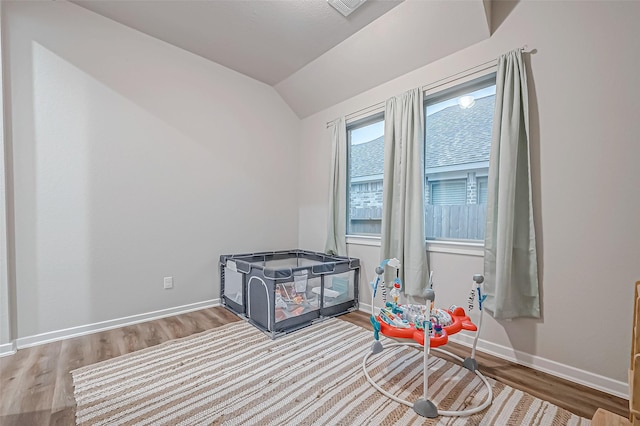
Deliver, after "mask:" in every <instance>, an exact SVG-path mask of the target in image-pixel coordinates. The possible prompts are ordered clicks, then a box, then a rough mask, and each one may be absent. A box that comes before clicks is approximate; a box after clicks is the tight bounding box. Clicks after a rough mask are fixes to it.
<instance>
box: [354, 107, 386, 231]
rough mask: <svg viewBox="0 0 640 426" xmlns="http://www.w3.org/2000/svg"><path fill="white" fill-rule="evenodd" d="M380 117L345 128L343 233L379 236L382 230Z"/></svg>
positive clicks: (382, 141) (382, 169)
mask: <svg viewBox="0 0 640 426" xmlns="http://www.w3.org/2000/svg"><path fill="white" fill-rule="evenodd" d="M383 135H384V120H383V119H381V118H380V119H378V120H376V121H374V122H369V123H367V124H366V125H363V126H354V127H352V128H347V136H348V142H349V165H348V167H349V185H348V189H349V194H348V204H349V206H348V208H347V212H348V213H347V214H348V217H347V234H349V235H380V231H381V229H382V175H383V174H384V137H383Z"/></svg>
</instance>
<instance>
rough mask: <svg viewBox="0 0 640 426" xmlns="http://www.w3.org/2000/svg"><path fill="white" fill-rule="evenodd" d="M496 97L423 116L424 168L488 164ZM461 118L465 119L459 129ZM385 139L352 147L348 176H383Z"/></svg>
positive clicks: (477, 100) (488, 97)
mask: <svg viewBox="0 0 640 426" xmlns="http://www.w3.org/2000/svg"><path fill="white" fill-rule="evenodd" d="M494 102H495V95H492V96H487V97H484V98H480V99H476V103H475V105H474V106H473V107H472V108H468V109H460V107H459V106H457V105H453V106H450V107H448V108H445V109H443V110H441V111H438V112H436V113H433V114H431V115H429V116H428V117H425V121H426V130H427V145H426V152H425V157H426V167H427V168H432V167H442V166H453V165H458V164H467V163H475V162H479V161H489V154H490V149H491V146H490V145H491V144H490V143H487V141H490V139H491V128H492V120H493V105H494ZM460 117H464V118H466V119H465V120H464V121H463V123H464V124H465V125H464V126H460V125H459V123H460V121H459V120H460ZM383 158H384V139H383V137H382V136H381V137H379V138H377V139H374V140H372V141H369V142H365V143H361V144H358V145H353V146H352V147H351V166H350V167H351V177H352V178H355V177H362V176H370V175H381V174H383V173H384V163H383Z"/></svg>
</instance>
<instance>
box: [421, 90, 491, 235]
mask: <svg viewBox="0 0 640 426" xmlns="http://www.w3.org/2000/svg"><path fill="white" fill-rule="evenodd" d="M488 85H489V86H488ZM487 86H488V87H487ZM466 87H467V89H466V90H465V89H462V91H461V90H460V88H453V89H451V90H450V91H446V92H444V93H439V94H437V95H436V97H432V98H431V100H430V99H429V98H427V100H426V101H425V175H426V182H427V185H426V186H425V190H426V194H425V199H426V203H425V231H426V236H427V238H428V239H460V240H483V239H484V227H485V218H486V198H487V184H486V182H487V180H486V177H485V176H486V175H487V173H488V170H489V155H490V151H491V129H492V126H493V109H494V105H495V93H496V88H495V85H494V81H491V82H487V80H484V82H481V83H479V84H476V85H473V86H466ZM447 94H450V96H448V95H447ZM478 174H479V175H480V176H482V177H478V176H477V175H478Z"/></svg>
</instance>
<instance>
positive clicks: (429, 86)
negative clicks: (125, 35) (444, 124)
mask: <svg viewBox="0 0 640 426" xmlns="http://www.w3.org/2000/svg"><path fill="white" fill-rule="evenodd" d="M520 50H522V53H532V52H533V50H534V49H531V50H529V47H528V46H527V45H526V44H525V45H524V46H522V47H521V48H520ZM497 63H498V58H495V59H491V60H490V61H487V62H483V63H481V64H479V65H474V66H472V67H470V68H467V69H465V70H462V71H460V72H457V73H455V74H452V75H450V76H447V77H444V78H441V79H440V80H436V81H434V82H431V83H429V84H425V85H423V86H422V87H421V89H422V90H423V91H425V90H427V89H428V90H431V89H435V88H436V87H440V86H442V85H444V84H446V83H448V81H449V80H451V79H452V78H454V77H457V76H459V75H460V74H465V73H468V72H469V71H473V72H478V71H483V70H484V69H488V68H491V67H492V66H494V65H496V64H497ZM482 67H484V68H482ZM384 104H385V101H382V102H378V103H376V104H374V105H369V106H367V107H364V108H361V109H359V110H357V111H354V112H351V113H349V114H347V115H345V117H344V118H345V121H347V120H349V119H350V118H353V117H355V116H358V115H360V114H361V113H363V112H365V111H367V110H376V109H378V108H381V107H383V106H384ZM332 124H333V120H332V121H327V129H328V128H329V127H330V126H331V125H332Z"/></svg>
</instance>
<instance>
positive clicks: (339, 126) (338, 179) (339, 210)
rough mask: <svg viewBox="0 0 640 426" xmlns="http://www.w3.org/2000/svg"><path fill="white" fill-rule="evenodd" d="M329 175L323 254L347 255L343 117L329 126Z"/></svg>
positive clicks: (345, 128)
mask: <svg viewBox="0 0 640 426" xmlns="http://www.w3.org/2000/svg"><path fill="white" fill-rule="evenodd" d="M329 130H330V132H331V173H330V175H329V218H328V225H327V242H326V244H325V249H324V250H325V252H326V253H329V254H333V255H339V256H346V255H347V241H346V234H347V127H346V124H345V119H344V117H340V118H337V119H335V120H334V121H333V122H332V123H330V124H329Z"/></svg>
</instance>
